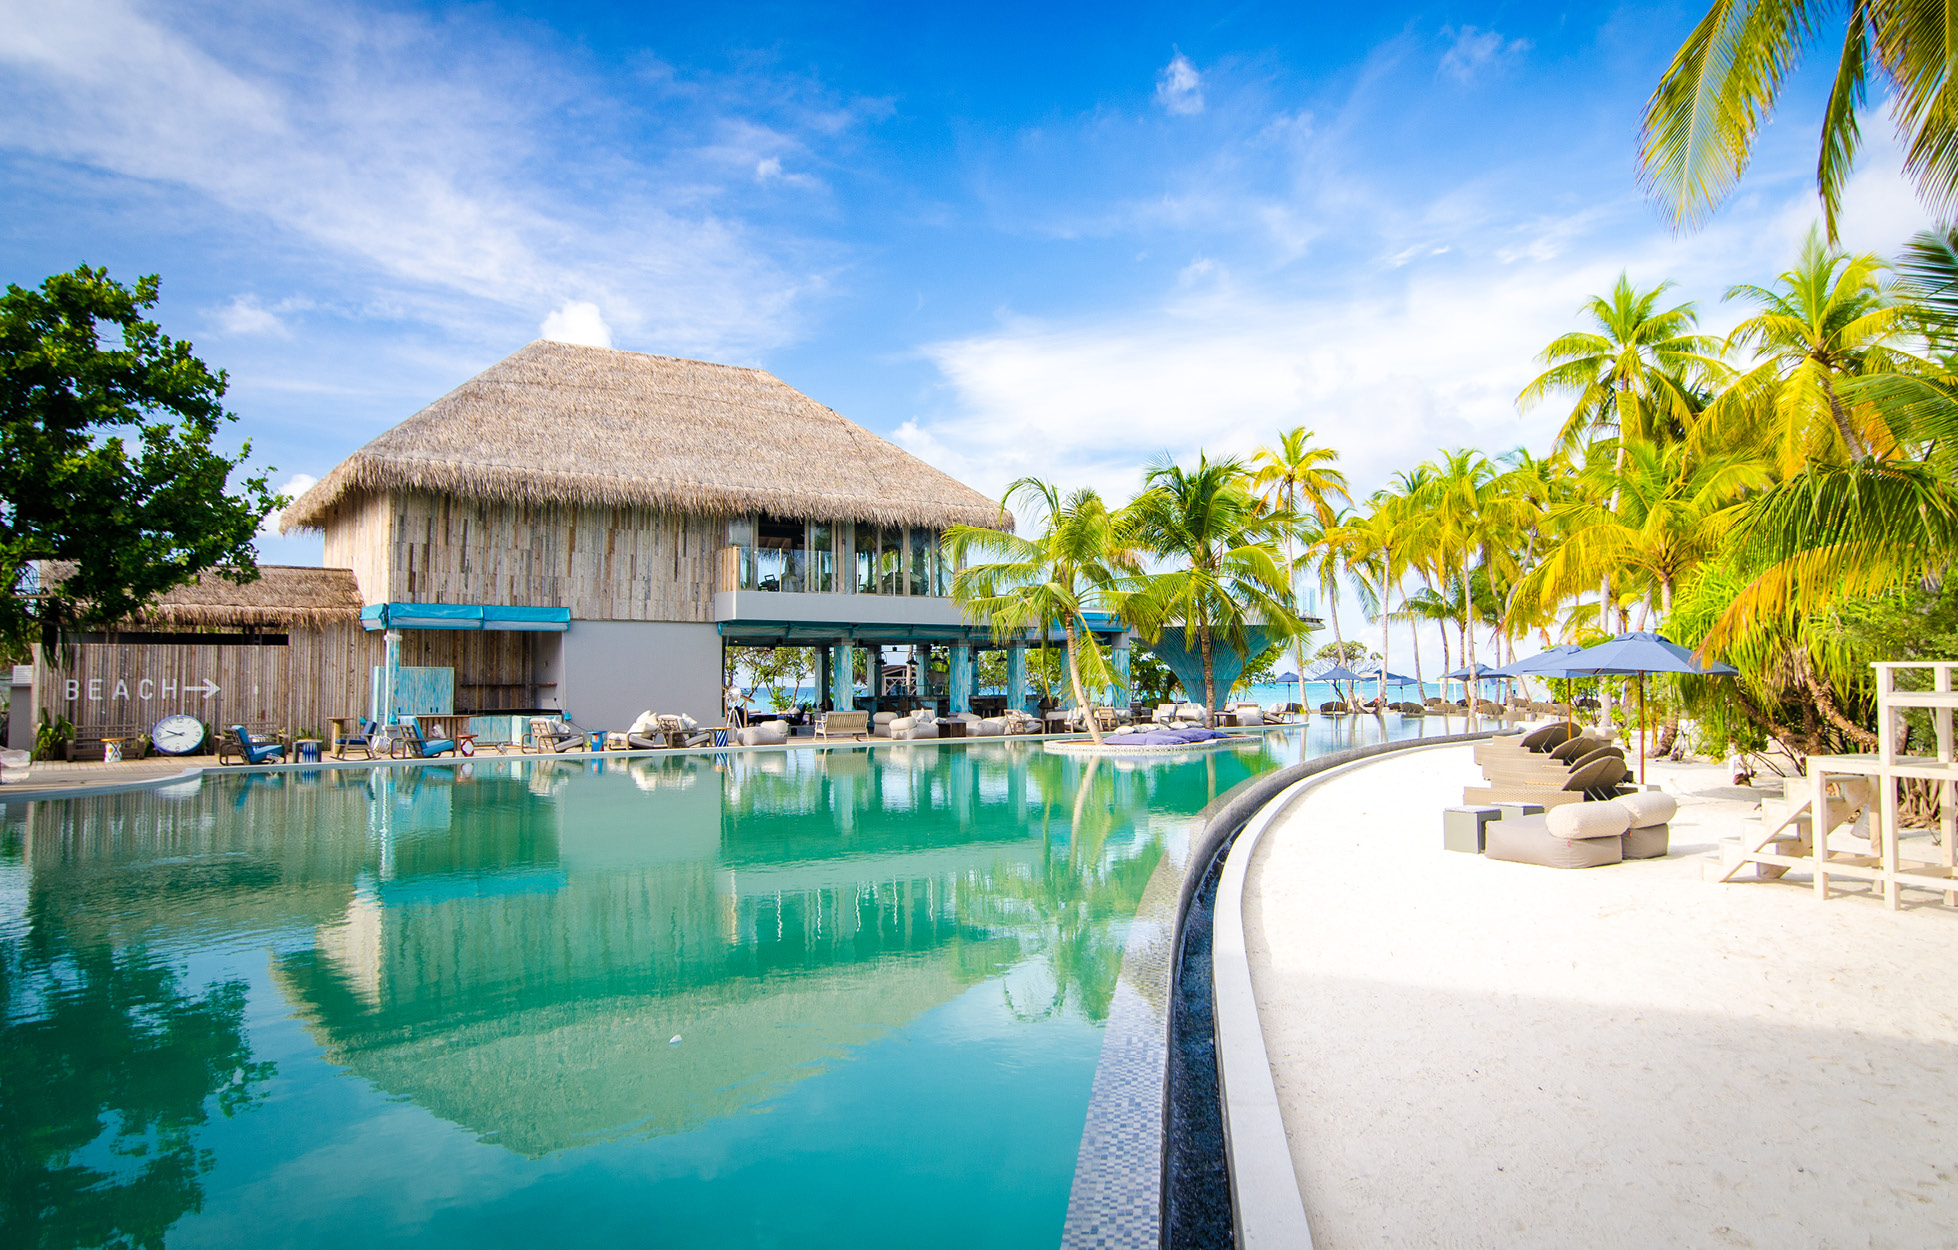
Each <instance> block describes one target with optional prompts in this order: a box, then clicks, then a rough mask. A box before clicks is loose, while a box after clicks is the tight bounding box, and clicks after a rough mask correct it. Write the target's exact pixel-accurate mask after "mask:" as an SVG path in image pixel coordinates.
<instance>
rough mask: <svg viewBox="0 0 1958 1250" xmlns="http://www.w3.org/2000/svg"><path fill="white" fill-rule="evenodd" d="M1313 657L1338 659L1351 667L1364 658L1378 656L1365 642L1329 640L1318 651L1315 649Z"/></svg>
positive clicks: (1316, 658) (1317, 658)
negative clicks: (1368, 648)
mask: <svg viewBox="0 0 1958 1250" xmlns="http://www.w3.org/2000/svg"><path fill="white" fill-rule="evenodd" d="M1312 658H1313V659H1315V660H1337V661H1338V662H1339V663H1341V664H1344V665H1347V666H1349V667H1350V666H1352V665H1354V664H1358V663H1360V662H1361V661H1363V660H1371V659H1375V658H1377V657H1375V656H1374V654H1373V652H1371V651H1369V650H1367V645H1366V644H1365V643H1364V642H1329V643H1327V644H1326V645H1325V646H1323V647H1320V648H1319V649H1318V650H1317V651H1314V652H1313V653H1312Z"/></svg>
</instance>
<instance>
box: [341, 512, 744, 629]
mask: <svg viewBox="0 0 1958 1250" xmlns="http://www.w3.org/2000/svg"><path fill="white" fill-rule="evenodd" d="M382 512H385V514H386V517H387V523H388V531H389V536H388V537H387V538H386V539H385V540H383V539H381V538H380V537H379V536H378V535H377V534H376V533H375V531H374V523H375V522H374V518H375V517H376V516H378V515H380V514H381V513H382ZM724 530H725V522H723V521H718V520H710V519H708V518H705V517H683V516H677V515H674V514H671V513H661V512H653V511H650V510H647V509H643V508H579V507H571V506H568V505H555V504H552V505H544V504H499V503H491V502H486V501H482V500H473V499H455V498H450V497H446V496H440V497H438V496H435V495H427V494H419V493H412V494H411V493H399V494H396V495H395V496H394V498H393V502H392V503H391V504H390V505H388V506H387V507H386V508H385V509H377V508H375V507H374V506H372V505H371V504H370V505H366V506H363V507H362V508H360V509H352V508H349V509H347V510H344V511H343V512H342V513H341V514H340V515H339V516H337V517H336V518H335V519H334V521H333V522H331V523H330V524H329V525H328V528H327V535H328V540H327V548H326V552H327V562H328V563H330V564H341V565H344V566H346V567H349V568H352V569H353V570H354V574H355V577H356V578H357V579H358V581H359V582H360V588H361V597H362V598H363V599H364V600H366V601H367V602H369V603H381V602H386V601H397V602H405V603H493V604H501V605H509V606H516V607H554V608H569V609H570V611H571V615H572V616H573V617H574V618H576V619H580V620H614V621H710V620H712V619H713V609H714V571H715V560H716V553H717V552H718V551H719V549H720V547H721V546H722V541H721V540H722V537H723V533H724ZM383 545H384V546H385V548H386V551H387V554H388V560H387V568H386V570H385V572H384V573H382V572H380V571H379V570H378V569H374V570H372V571H370V570H369V569H368V568H366V567H364V566H363V565H362V564H361V563H359V561H360V560H361V559H364V558H367V557H366V553H365V552H363V551H362V550H361V549H362V548H367V549H368V550H380V549H381V547H382V546H383Z"/></svg>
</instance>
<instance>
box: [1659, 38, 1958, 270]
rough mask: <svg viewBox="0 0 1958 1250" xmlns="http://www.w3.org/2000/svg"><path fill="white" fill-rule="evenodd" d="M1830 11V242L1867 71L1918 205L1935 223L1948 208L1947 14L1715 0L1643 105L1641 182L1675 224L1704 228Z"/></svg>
mask: <svg viewBox="0 0 1958 1250" xmlns="http://www.w3.org/2000/svg"><path fill="white" fill-rule="evenodd" d="M1838 13H1841V14H1842V15H1843V17H1844V18H1845V19H1846V23H1845V24H1846V29H1845V30H1844V34H1843V42H1842V51H1841V54H1840V55H1839V56H1838V58H1837V61H1836V73H1835V81H1834V83H1833V85H1832V86H1831V87H1830V90H1829V98H1828V102H1827V105H1826V106H1825V107H1824V109H1823V113H1822V134H1821V145H1820V151H1819V154H1818V156H1817V160H1816V167H1815V182H1816V189H1817V191H1818V192H1819V193H1820V195H1821V199H1822V218H1823V222H1824V224H1825V225H1826V227H1827V230H1828V237H1829V238H1830V240H1831V241H1833V240H1834V239H1835V237H1836V227H1837V223H1838V218H1839V216H1840V214H1841V211H1842V191H1843V186H1844V184H1845V183H1846V182H1847V180H1848V178H1849V172H1850V169H1851V167H1852V166H1853V165H1854V164H1855V160H1856V151H1857V148H1858V147H1859V146H1860V144H1861V141H1862V136H1861V131H1860V128H1859V124H1858V116H1857V115H1858V113H1859V112H1860V111H1861V109H1862V107H1863V104H1864V101H1865V97H1866V94H1867V92H1868V90H1869V83H1870V77H1871V74H1872V72H1873V71H1874V72H1875V73H1876V74H1877V75H1878V76H1879V77H1880V78H1881V80H1882V82H1883V86H1884V91H1883V94H1884V95H1885V96H1887V97H1890V111H1891V116H1892V118H1893V120H1894V121H1895V124H1896V127H1897V137H1898V139H1899V140H1900V141H1901V142H1902V144H1903V146H1904V171H1905V172H1906V173H1908V174H1909V175H1911V177H1912V178H1913V179H1915V181H1916V183H1917V192H1918V195H1919V197H1920V198H1921V199H1922V200H1923V201H1924V203H1925V205H1926V206H1927V207H1929V208H1930V209H1931V210H1932V211H1933V212H1935V213H1937V214H1939V215H1940V216H1942V215H1945V214H1948V213H1949V212H1950V210H1951V208H1952V206H1953V204H1954V203H1958V122H1954V119H1958V94H1954V83H1955V82H1958V78H1955V77H1954V74H1953V71H1954V70H1958V23H1954V21H1953V19H1952V17H1951V15H1950V11H1949V10H1948V9H1946V8H1945V7H1944V6H1942V5H1933V4H1922V3H1913V2H1912V0H1854V2H1853V3H1851V4H1848V5H1846V6H1836V5H1824V4H1822V3H1820V2H1819V0H1715V2H1714V4H1713V5H1712V7H1710V8H1709V9H1708V10H1707V12H1706V16H1705V17H1703V18H1701V19H1700V22H1699V24H1698V25H1697V26H1695V27H1694V28H1693V33H1692V34H1691V35H1689V36H1687V39H1686V42H1685V43H1684V44H1682V45H1681V46H1680V49H1679V51H1678V52H1677V53H1675V54H1674V55H1673V59H1672V64H1670V65H1669V66H1667V67H1666V72H1665V74H1664V76H1663V77H1661V78H1660V80H1659V85H1658V88H1657V89H1656V90H1654V91H1653V93H1652V98H1651V100H1650V101H1648V102H1647V104H1646V106H1645V125H1644V138H1643V142H1642V145H1641V150H1640V154H1639V163H1640V166H1641V170H1642V174H1643V180H1644V182H1645V185H1646V188H1647V190H1648V191H1649V192H1651V194H1652V195H1653V196H1654V197H1655V198H1657V199H1658V200H1659V201H1660V202H1661V203H1662V204H1663V205H1664V206H1665V208H1666V209H1667V211H1669V212H1670V213H1671V214H1672V216H1673V218H1674V219H1675V220H1676V221H1680V222H1686V223H1698V222H1701V221H1704V220H1705V219H1706V218H1707V217H1708V216H1710V215H1711V214H1712V212H1713V210H1714V209H1715V208H1717V207H1718V206H1719V204H1720V202H1721V201H1722V200H1724V199H1725V198H1726V197H1727V195H1728V193H1729V192H1731V191H1732V190H1733V188H1734V184H1735V183H1736V182H1738V181H1739V179H1740V176H1741V173H1742V172H1743V171H1744V170H1746V168H1747V161H1748V157H1749V156H1750V155H1751V154H1752V152H1753V148H1754V136H1755V134H1756V133H1757V132H1758V131H1759V129H1760V127H1761V125H1762V123H1763V122H1765V121H1766V120H1767V118H1768V117H1770V116H1771V115H1772V114H1773V112H1774V106H1775V102H1776V100H1777V99H1778V98H1779V96H1780V94H1781V87H1782V83H1783V81H1784V80H1785V79H1786V77H1787V75H1788V74H1789V72H1790V71H1792V70H1793V69H1794V67H1795V66H1796V65H1797V64H1798V63H1800V61H1801V59H1802V55H1803V54H1804V53H1805V52H1806V51H1807V50H1808V49H1809V48H1811V47H1813V46H1814V45H1815V44H1816V43H1817V42H1818V41H1820V40H1821V39H1823V38H1824V37H1825V33H1832V32H1833V31H1834V29H1836V26H1835V20H1834V19H1835V17H1836V15H1837V14H1838Z"/></svg>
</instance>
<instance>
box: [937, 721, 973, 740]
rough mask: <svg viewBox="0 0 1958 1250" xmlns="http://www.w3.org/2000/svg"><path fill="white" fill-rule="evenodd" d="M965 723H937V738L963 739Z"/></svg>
mask: <svg viewBox="0 0 1958 1250" xmlns="http://www.w3.org/2000/svg"><path fill="white" fill-rule="evenodd" d="M965 729H966V725H965V722H964V721H962V720H950V719H946V720H942V721H939V722H938V736H939V737H941V738H963V737H965Z"/></svg>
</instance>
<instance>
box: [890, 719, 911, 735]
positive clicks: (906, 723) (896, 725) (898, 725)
mask: <svg viewBox="0 0 1958 1250" xmlns="http://www.w3.org/2000/svg"><path fill="white" fill-rule="evenodd" d="M885 724H887V725H889V726H890V727H891V732H892V733H893V734H901V733H908V732H909V731H910V730H912V729H913V728H915V727H916V726H917V724H918V718H917V717H915V716H900V717H897V718H896V719H894V720H890V721H886V722H885Z"/></svg>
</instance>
